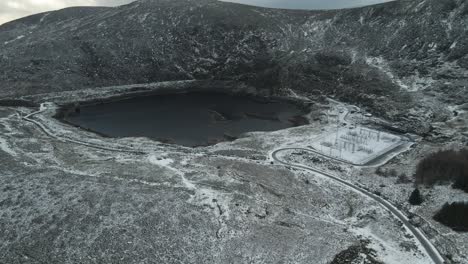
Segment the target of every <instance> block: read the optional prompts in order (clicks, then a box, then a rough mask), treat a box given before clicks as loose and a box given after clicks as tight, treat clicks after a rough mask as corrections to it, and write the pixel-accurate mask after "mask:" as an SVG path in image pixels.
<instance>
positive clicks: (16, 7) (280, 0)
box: [0, 0, 389, 24]
mask: <svg viewBox="0 0 468 264" xmlns="http://www.w3.org/2000/svg"><path fill="white" fill-rule="evenodd" d="M132 1H133V0H0V24H3V23H5V22H8V21H11V20H14V19H17V18H20V17H24V16H28V15H32V14H36V13H40V12H45V11H50V10H56V9H61V8H65V7H69V6H118V5H122V4H127V3H130V2H132ZM225 1H229V2H236V3H242V4H249V5H258V6H265V7H276V8H294V9H298V8H299V9H333V8H346V7H356V6H364V5H370V4H376V3H382V2H388V1H389V0H225Z"/></svg>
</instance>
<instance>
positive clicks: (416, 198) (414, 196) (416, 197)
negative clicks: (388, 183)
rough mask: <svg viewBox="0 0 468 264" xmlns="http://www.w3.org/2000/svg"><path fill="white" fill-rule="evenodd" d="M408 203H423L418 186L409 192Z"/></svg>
mask: <svg viewBox="0 0 468 264" xmlns="http://www.w3.org/2000/svg"><path fill="white" fill-rule="evenodd" d="M409 203H410V204H411V205H420V204H422V203H423V199H422V196H421V192H420V191H419V189H418V188H416V189H414V191H413V192H412V193H411V195H410V197H409Z"/></svg>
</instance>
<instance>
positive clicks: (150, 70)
mask: <svg viewBox="0 0 468 264" xmlns="http://www.w3.org/2000/svg"><path fill="white" fill-rule="evenodd" d="M467 30H468V2H467V1H465V0H442V1H441V0H400V1H393V2H389V3H385V4H380V5H374V6H368V7H362V8H356V9H346V10H333V11H305V10H281V9H268V8H260V7H253V6H246V5H240V4H233V3H227V2H219V1H215V0H140V1H136V2H134V3H131V4H128V5H124V6H120V7H114V8H110V7H86V8H85V7H75V8H67V9H63V10H59V11H54V12H48V13H42V14H37V15H33V16H30V17H26V18H22V19H19V20H16V21H12V22H9V23H6V24H3V25H0V82H1V83H2V85H1V87H0V263H77V262H79V263H324V264H325V263H327V264H328V263H334V264H342V263H386V264H387V263H390V264H392V263H413V264H418V263H421V264H427V263H431V259H430V258H429V256H428V254H426V253H425V250H424V248H423V247H422V246H421V244H420V241H418V239H416V238H415V237H414V233H411V232H410V231H409V230H408V229H406V228H405V227H404V226H403V224H402V222H401V221H398V220H397V219H396V218H395V217H394V215H392V214H390V213H389V211H388V210H384V208H382V206H380V205H379V203H377V202H376V200H372V199H368V197H365V196H362V193H361V194H360V193H359V192H355V191H353V190H351V189H349V188H345V187H344V186H342V185H340V184H338V183H336V182H334V181H331V180H330V179H327V178H325V177H323V175H321V174H320V173H311V172H310V171H303V170H299V169H296V168H291V167H289V166H282V165H280V164H278V163H275V161H274V160H272V159H271V156H270V155H271V153H272V152H273V151H275V150H277V149H278V148H288V147H291V146H295V147H301V148H305V147H308V146H311V145H313V142H315V141H316V140H317V139H318V138H320V137H321V136H323V135H324V134H327V135H331V134H332V133H333V132H334V131H336V129H337V126H336V124H335V122H331V121H330V120H331V118H333V117H335V118H337V120H338V122H337V123H338V125H343V127H344V129H346V131H347V129H348V128H352V127H354V126H365V127H369V128H373V129H378V130H383V131H386V132H389V133H393V132H395V131H397V132H399V133H401V134H405V133H407V132H409V133H412V134H406V135H405V138H406V137H407V138H408V139H411V140H410V143H411V144H409V145H408V147H405V148H404V149H401V150H400V152H398V153H391V155H390V154H389V155H388V159H387V157H386V159H385V162H382V164H378V165H379V166H380V167H379V168H377V167H375V166H367V167H366V166H364V167H359V166H354V165H352V164H343V163H340V162H336V161H334V160H331V159H327V158H325V157H324V156H323V155H315V154H310V153H309V154H307V153H308V152H298V151H290V153H289V152H286V154H284V157H283V158H284V160H287V161H290V162H299V163H301V164H305V165H308V166H310V167H314V168H319V169H320V170H322V171H324V172H326V173H332V174H334V175H336V177H337V178H340V179H343V180H346V181H347V182H349V183H352V184H354V185H356V186H360V188H364V189H365V190H368V191H369V192H372V193H374V194H375V195H378V196H379V197H382V199H385V200H388V201H389V202H390V203H392V204H393V205H395V208H396V207H397V208H399V210H401V211H402V212H403V213H405V215H407V216H408V217H409V216H411V218H412V219H411V221H412V223H414V225H415V226H417V227H420V228H421V230H422V231H423V232H424V233H425V235H426V236H427V237H428V239H429V240H430V243H431V244H433V245H434V246H435V247H436V248H437V250H438V251H439V252H440V253H441V254H442V255H443V256H444V258H445V259H446V261H448V263H457V264H458V263H461V264H464V263H467V261H468V260H467V258H466V256H467V255H468V252H467V249H466V248H465V247H464V245H466V243H467V241H468V237H467V236H466V234H463V233H457V232H453V231H452V230H450V229H449V228H447V227H445V226H443V225H441V224H440V223H438V222H436V221H433V220H432V216H433V215H434V213H435V212H437V211H438V210H439V209H440V208H441V206H442V205H443V204H444V203H446V202H450V201H462V200H466V199H467V196H466V193H463V192H461V191H457V190H453V189H451V188H450V186H435V187H434V188H427V189H421V192H422V195H423V196H424V203H423V205H422V206H416V207H415V206H411V205H409V204H408V202H407V197H408V196H409V195H410V193H411V192H412V191H413V190H414V179H413V178H412V177H411V176H412V174H413V173H414V171H415V167H416V164H417V161H419V160H420V159H422V158H423V157H424V156H425V155H427V154H428V153H430V152H434V151H437V150H439V149H441V148H447V149H449V148H450V149H460V148H463V147H466V146H467V144H468V132H467V131H468V104H467V103H466V102H468V91H467V89H466V86H467V85H468V34H467ZM190 89H195V90H203V91H205V90H207V91H211V90H215V89H218V90H220V91H223V92H233V93H238V92H243V93H250V94H260V95H281V96H289V97H295V98H298V99H300V100H306V101H307V102H309V103H310V105H311V109H312V110H311V112H310V113H309V114H308V115H307V120H308V121H310V125H307V126H303V127H296V128H291V129H287V130H282V131H276V132H268V133H258V132H257V133H248V134H246V135H243V136H242V137H241V138H240V139H237V140H235V141H233V142H223V143H220V144H217V145H214V146H209V147H203V148H195V149H192V148H185V147H181V146H175V145H168V144H163V143H160V142H156V141H151V140H149V139H146V138H123V139H117V138H103V137H101V136H99V135H97V134H93V133H90V132H87V131H84V130H80V129H78V128H75V127H72V126H70V125H67V124H64V123H62V122H60V121H58V120H57V119H55V118H53V116H54V115H55V114H57V112H55V110H56V108H55V105H53V104H45V105H41V107H39V105H40V104H41V103H43V102H53V103H56V104H58V105H68V106H72V108H70V109H74V108H73V107H75V105H74V104H76V103H77V102H84V101H88V102H89V101H95V102H99V101H102V100H109V99H115V98H122V97H128V96H135V95H138V94H152V93H154V92H155V91H163V92H170V91H177V92H180V91H186V90H190ZM331 98H334V99H336V100H332V99H331ZM38 109H39V111H38ZM35 111H38V112H35ZM32 113H36V115H32ZM346 126H347V127H346ZM402 136H403V135H402ZM393 155H395V156H393ZM382 172H384V173H382ZM388 172H391V173H388ZM402 175H404V176H405V177H403V176H402ZM401 179H403V180H401Z"/></svg>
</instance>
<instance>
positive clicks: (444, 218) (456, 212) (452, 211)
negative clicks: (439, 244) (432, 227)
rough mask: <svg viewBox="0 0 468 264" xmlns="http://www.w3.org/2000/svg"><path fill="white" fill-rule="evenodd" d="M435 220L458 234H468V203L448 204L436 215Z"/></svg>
mask: <svg viewBox="0 0 468 264" xmlns="http://www.w3.org/2000/svg"><path fill="white" fill-rule="evenodd" d="M434 220H436V221H437V222H439V223H441V224H443V225H445V226H448V227H450V228H451V229H453V230H454V231H457V232H468V203H467V202H455V203H452V204H449V203H446V204H445V205H444V206H443V207H442V209H440V211H439V212H437V213H436V214H435V215H434Z"/></svg>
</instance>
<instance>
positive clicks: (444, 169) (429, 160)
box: [415, 149, 468, 192]
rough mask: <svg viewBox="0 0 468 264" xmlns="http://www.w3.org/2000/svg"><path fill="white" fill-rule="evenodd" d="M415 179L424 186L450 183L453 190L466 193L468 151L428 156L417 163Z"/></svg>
mask: <svg viewBox="0 0 468 264" xmlns="http://www.w3.org/2000/svg"><path fill="white" fill-rule="evenodd" d="M415 178H416V183H419V184H426V185H434V184H438V183H450V182H452V183H453V187H454V188H458V189H461V190H464V191H465V192H468V149H464V150H460V151H453V150H448V151H439V152H436V153H433V154H431V155H429V156H428V157H426V158H424V159H423V160H421V161H420V162H419V164H418V166H417V169H416V174H415Z"/></svg>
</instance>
